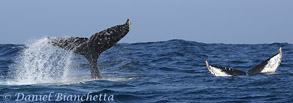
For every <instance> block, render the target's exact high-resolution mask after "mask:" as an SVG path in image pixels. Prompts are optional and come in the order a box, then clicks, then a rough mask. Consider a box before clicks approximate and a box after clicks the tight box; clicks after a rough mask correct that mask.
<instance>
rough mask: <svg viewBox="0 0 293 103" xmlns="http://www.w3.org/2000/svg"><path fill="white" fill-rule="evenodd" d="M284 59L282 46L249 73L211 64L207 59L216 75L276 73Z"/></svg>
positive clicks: (209, 66)
mask: <svg viewBox="0 0 293 103" xmlns="http://www.w3.org/2000/svg"><path fill="white" fill-rule="evenodd" d="M281 60H282V48H281V47H280V49H279V53H278V54H276V55H274V56H272V57H270V58H269V59H267V60H265V61H263V62H262V63H261V64H259V65H257V66H256V67H254V68H252V69H251V70H249V71H248V72H247V73H246V72H244V71H241V70H236V69H231V68H225V67H220V66H212V65H209V63H208V61H206V66H207V68H208V70H209V71H210V72H211V74H213V75H214V76H237V75H251V74H258V73H274V72H275V71H276V70H277V68H278V67H279V65H280V63H281Z"/></svg>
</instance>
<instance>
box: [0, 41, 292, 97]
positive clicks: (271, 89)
mask: <svg viewBox="0 0 293 103" xmlns="http://www.w3.org/2000/svg"><path fill="white" fill-rule="evenodd" d="M39 45H42V44H39ZM279 47H282V48H283V59H282V62H281V65H280V67H279V68H278V69H277V71H276V73H275V74H257V75H249V76H234V77H215V76H213V75H211V74H210V73H209V71H208V70H207V68H206V66H205V61H206V60H208V61H209V62H210V64H212V65H219V66H224V67H230V68H234V69H239V70H243V71H248V70H249V69H251V68H253V67H254V66H256V65H257V64H259V63H261V62H262V61H264V60H266V59H267V58H269V57H271V56H273V55H274V54H276V53H277V52H278V49H279ZM53 48H54V47H53ZM26 49H31V51H33V52H29V53H26V54H24V53H23V52H28V51H25V50H26ZM34 49H35V48H30V47H29V46H28V45H14V44H1V45H0V102H15V101H16V100H19V101H22V102H24V101H27V102H31V101H34V102H54V101H59V100H56V98H57V97H56V95H57V94H58V93H61V94H63V95H67V97H66V96H64V97H66V98H69V99H62V100H60V101H65V102H67V101H70V97H68V96H70V95H81V96H84V95H88V94H90V95H93V96H94V95H100V94H102V95H105V94H106V95H107V96H104V97H106V98H107V99H108V98H112V100H109V101H107V100H106V101H104V100H99V101H98V102H105V103H108V102H109V103H139V102H141V103H165V102H179V103H185V102H186V103H196V102H274V103H275V102H281V103H284V102H292V101H293V45H292V44H287V43H273V44H206V43H199V42H194V41H185V40H169V41H160V42H145V43H130V44H129V43H119V44H116V45H115V46H113V47H112V48H110V49H109V50H107V51H105V52H104V53H102V54H101V56H100V58H99V60H98V65H99V68H100V70H101V72H102V75H103V76H104V78H103V79H101V80H90V72H89V71H90V67H89V65H88V63H87V61H86V59H85V58H84V57H83V56H80V55H78V54H71V53H69V54H62V53H61V54H58V53H59V52H64V51H62V50H58V49H57V48H55V49H56V50H54V51H50V50H52V48H50V49H48V50H45V51H42V49H36V50H34ZM35 52H37V53H40V55H41V56H40V58H37V57H35V56H39V54H38V55H36V53H35ZM30 55H33V56H32V57H31V58H29V60H26V59H23V58H27V57H25V56H30ZM48 55H49V56H50V57H46V56H48ZM59 55H61V56H59ZM67 56H71V57H70V58H69V59H68V58H67ZM36 58H37V59H36ZM43 58H46V59H45V60H43ZM64 58H66V59H64ZM19 59H20V60H19ZM60 59H62V60H64V61H67V62H68V61H69V62H70V63H68V64H64V65H65V66H64V65H63V64H62V63H63V62H62V61H58V63H56V62H54V61H56V60H60ZM41 61H43V62H41ZM42 63H43V64H42ZM39 65H41V66H39ZM66 65H69V66H66ZM26 67H27V68H26ZM42 67H43V68H45V69H43V68H42ZM48 67H50V68H48ZM55 67H61V68H68V69H66V70H63V69H62V70H59V69H58V68H57V69H56V68H55ZM35 68H37V69H35ZM52 68H53V69H52ZM23 69H25V70H26V71H22V70H23ZM31 69H34V70H33V71H31ZM47 69H50V70H49V71H46V70H47ZM17 70H18V71H19V70H20V71H21V72H15V71H17ZM30 72H33V73H30ZM38 73H43V74H42V75H38ZM46 73H50V75H49V74H48V75H49V76H48V75H46ZM65 74H66V75H71V76H64V75H65ZM36 75H38V76H36ZM22 76H23V77H27V78H21V77H22ZM63 77H67V79H66V80H65V79H64V78H63ZM40 78H41V79H40ZM62 78H63V79H62ZM24 81H25V82H24ZM50 93H51V94H52V95H55V98H52V99H51V100H50V101H49V100H48V99H47V100H43V99H34V100H33V99H32V98H30V97H28V96H29V95H50ZM17 94H23V96H24V98H27V99H26V100H25V99H24V98H20V97H21V96H22V95H17ZM17 96H20V97H17ZM110 96H112V97H110ZM104 97H103V98H104ZM103 98H102V99H103ZM71 102H93V101H90V100H88V101H82V100H79V101H78V100H72V101H71Z"/></svg>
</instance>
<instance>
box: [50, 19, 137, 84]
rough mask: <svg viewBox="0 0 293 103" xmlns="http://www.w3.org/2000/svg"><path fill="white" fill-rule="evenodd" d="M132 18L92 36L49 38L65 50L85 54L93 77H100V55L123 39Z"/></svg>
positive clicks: (51, 42)
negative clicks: (98, 65) (98, 61)
mask: <svg viewBox="0 0 293 103" xmlns="http://www.w3.org/2000/svg"><path fill="white" fill-rule="evenodd" d="M130 25H131V23H130V20H129V19H127V21H126V23H125V24H122V25H116V26H113V27H111V28H108V29H106V30H103V31H101V32H98V33H96V34H94V35H92V36H91V37H90V38H80V37H59V38H49V42H48V43H50V44H52V45H53V46H57V47H60V48H62V49H64V50H69V51H73V52H74V53H78V54H81V55H84V56H85V58H86V59H87V60H88V61H89V64H90V67H91V78H92V79H99V78H102V75H101V73H100V71H99V69H98V67H97V60H98V57H99V55H100V54H101V53H102V52H104V51H105V50H107V49H109V48H111V47H112V46H113V45H115V44H116V43H117V42H118V41H119V40H121V39H122V38H123V37H124V36H125V35H126V34H127V33H128V32H129V30H130Z"/></svg>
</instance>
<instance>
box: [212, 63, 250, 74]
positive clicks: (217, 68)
mask: <svg viewBox="0 0 293 103" xmlns="http://www.w3.org/2000/svg"><path fill="white" fill-rule="evenodd" d="M206 66H207V68H208V70H209V71H210V72H211V74H213V75H214V76H236V75H246V72H244V71H241V70H236V69H231V68H226V67H220V66H213V65H209V63H208V61H206Z"/></svg>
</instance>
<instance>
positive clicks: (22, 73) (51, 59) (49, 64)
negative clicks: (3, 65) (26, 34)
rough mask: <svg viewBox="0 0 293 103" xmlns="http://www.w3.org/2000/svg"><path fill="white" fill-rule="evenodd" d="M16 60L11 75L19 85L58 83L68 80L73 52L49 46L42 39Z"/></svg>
mask: <svg viewBox="0 0 293 103" xmlns="http://www.w3.org/2000/svg"><path fill="white" fill-rule="evenodd" d="M26 47H27V48H26V49H24V50H23V52H21V53H20V54H19V56H18V57H17V58H16V60H15V62H16V64H14V65H12V66H11V67H10V68H13V69H14V70H13V71H12V73H11V75H12V76H13V77H12V78H13V79H14V81H15V82H17V83H19V84H38V83H58V82H64V81H66V80H68V79H67V72H68V71H69V70H70V64H71V58H72V54H73V53H72V52H70V51H65V50H62V49H60V48H57V47H54V46H52V45H50V44H48V39H47V38H42V39H39V40H36V41H33V42H31V43H28V44H27V45H26Z"/></svg>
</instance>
